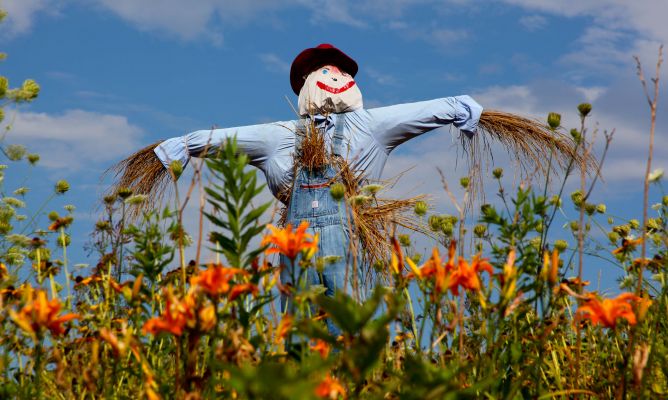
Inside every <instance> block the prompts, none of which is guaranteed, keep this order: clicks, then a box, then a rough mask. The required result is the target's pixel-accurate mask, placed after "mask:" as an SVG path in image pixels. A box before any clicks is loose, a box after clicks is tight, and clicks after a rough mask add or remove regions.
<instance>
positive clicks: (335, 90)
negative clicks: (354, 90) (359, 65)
mask: <svg viewBox="0 0 668 400" xmlns="http://www.w3.org/2000/svg"><path fill="white" fill-rule="evenodd" d="M316 85H318V87H319V88H320V89H322V90H324V91H326V92H329V93H333V94H339V93H343V92H345V91H346V90H348V89H350V88H351V87H353V86H355V81H353V80H351V81H349V82H348V83H346V84H345V85H343V86H341V87H340V88H335V87H331V86H329V85H326V84H324V83H322V82H320V81H318V82H316Z"/></svg>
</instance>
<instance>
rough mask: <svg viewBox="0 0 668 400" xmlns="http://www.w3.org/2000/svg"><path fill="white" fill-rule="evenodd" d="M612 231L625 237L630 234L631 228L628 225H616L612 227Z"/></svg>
mask: <svg viewBox="0 0 668 400" xmlns="http://www.w3.org/2000/svg"><path fill="white" fill-rule="evenodd" d="M612 231H613V232H615V233H617V234H618V235H620V236H622V237H626V236H628V235H629V233H630V232H631V227H630V226H628V225H617V226H613V227H612Z"/></svg>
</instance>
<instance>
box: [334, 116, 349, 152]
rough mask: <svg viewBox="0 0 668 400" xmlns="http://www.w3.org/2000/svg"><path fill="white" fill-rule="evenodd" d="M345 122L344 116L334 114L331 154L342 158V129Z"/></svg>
mask: <svg viewBox="0 0 668 400" xmlns="http://www.w3.org/2000/svg"><path fill="white" fill-rule="evenodd" d="M345 122H346V114H345V113H341V114H336V125H335V127H334V137H333V138H332V154H333V155H335V156H339V157H343V156H344V152H343V150H344V149H343V128H344V126H345V124H346V123H345Z"/></svg>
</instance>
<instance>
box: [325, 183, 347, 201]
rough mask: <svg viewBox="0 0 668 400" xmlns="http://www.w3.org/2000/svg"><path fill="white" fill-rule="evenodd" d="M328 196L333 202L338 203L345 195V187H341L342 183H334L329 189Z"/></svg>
mask: <svg viewBox="0 0 668 400" xmlns="http://www.w3.org/2000/svg"><path fill="white" fill-rule="evenodd" d="M329 194H330V195H331V196H332V198H333V199H334V200H336V201H340V200H341V199H342V198H343V196H344V195H345V194H346V187H345V186H343V183H340V182H338V183H335V184H333V185H332V186H330V187H329Z"/></svg>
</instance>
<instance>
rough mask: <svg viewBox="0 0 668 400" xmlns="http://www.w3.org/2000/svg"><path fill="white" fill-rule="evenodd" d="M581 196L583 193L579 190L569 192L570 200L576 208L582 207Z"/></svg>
mask: <svg viewBox="0 0 668 400" xmlns="http://www.w3.org/2000/svg"><path fill="white" fill-rule="evenodd" d="M583 198H584V195H583V194H582V191H580V190H576V191H574V192H573V193H571V200H572V201H573V204H574V205H575V207H577V208H580V207H582V200H583Z"/></svg>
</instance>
